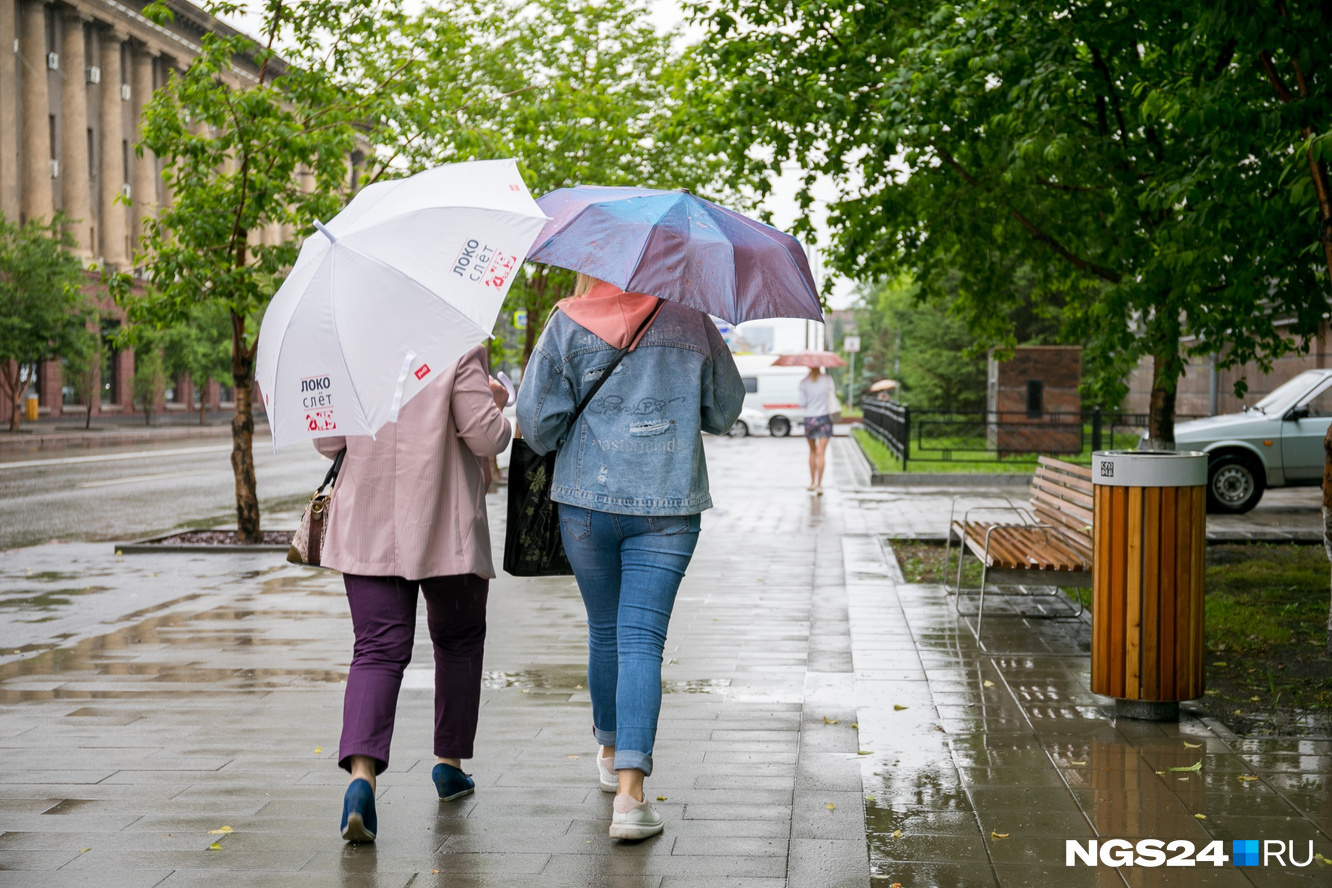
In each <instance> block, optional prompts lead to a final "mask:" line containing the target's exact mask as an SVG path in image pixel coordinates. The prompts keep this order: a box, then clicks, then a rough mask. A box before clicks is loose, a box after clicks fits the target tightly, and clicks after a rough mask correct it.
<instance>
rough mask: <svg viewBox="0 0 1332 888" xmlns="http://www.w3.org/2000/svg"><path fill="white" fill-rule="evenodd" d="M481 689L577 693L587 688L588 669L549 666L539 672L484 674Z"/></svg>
mask: <svg viewBox="0 0 1332 888" xmlns="http://www.w3.org/2000/svg"><path fill="white" fill-rule="evenodd" d="M481 687H483V688H492V689H493V688H521V689H539V690H557V691H576V690H578V689H579V688H580V687H581V688H584V689H586V688H587V667H586V666H548V667H544V668H542V669H539V670H538V669H523V670H519V671H517V672H500V671H488V672H482V673H481Z"/></svg>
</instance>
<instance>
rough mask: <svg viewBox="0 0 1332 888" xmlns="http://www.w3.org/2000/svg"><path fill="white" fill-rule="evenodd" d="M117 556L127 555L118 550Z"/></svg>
mask: <svg viewBox="0 0 1332 888" xmlns="http://www.w3.org/2000/svg"><path fill="white" fill-rule="evenodd" d="M116 554H117V555H124V554H125V553H124V552H122V551H120V550H119V549H117V550H116Z"/></svg>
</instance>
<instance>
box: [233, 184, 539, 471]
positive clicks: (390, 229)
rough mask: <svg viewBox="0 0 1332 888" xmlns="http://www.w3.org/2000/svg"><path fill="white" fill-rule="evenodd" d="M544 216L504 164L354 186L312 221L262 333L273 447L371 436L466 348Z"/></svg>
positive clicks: (263, 385)
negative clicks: (323, 217)
mask: <svg viewBox="0 0 1332 888" xmlns="http://www.w3.org/2000/svg"><path fill="white" fill-rule="evenodd" d="M546 221H547V218H546V215H545V214H544V213H543V212H542V211H541V209H540V208H539V207H538V206H537V205H536V201H534V200H533V199H532V195H531V194H530V193H529V192H528V190H527V186H526V185H524V184H523V180H522V177H521V176H519V174H518V166H517V164H516V163H514V161H512V160H486V161H473V162H470V163H458V164H450V165H448V166H442V167H437V168H435V169H433V170H427V171H426V172H423V173H418V174H417V175H415V176H411V177H410V178H407V179H397V180H393V181H389V182H379V183H376V184H374V185H370V186H367V187H366V188H364V189H362V190H361V191H360V193H358V194H357V195H356V196H355V197H354V198H353V199H352V201H351V203H350V204H348V205H347V208H346V209H344V210H343V211H342V212H341V213H339V214H338V215H337V216H335V217H334V218H333V219H331V220H330V221H329V222H328V223H327V224H326V225H321V224H319V223H318V222H316V223H315V227H316V228H317V229H318V233H316V234H312V235H310V237H309V238H307V239H306V241H305V245H304V246H303V247H302V248H301V252H300V256H299V257H297V259H296V264H295V265H294V266H293V267H292V270H291V273H290V274H289V275H288V276H287V280H286V281H285V282H284V283H283V284H282V286H281V288H279V289H278V291H277V293H276V294H275V295H274V296H273V301H272V303H271V304H270V305H269V307H268V311H267V313H266V314H265V315H264V321H263V326H262V327H261V328H260V330H259V353H258V358H257V360H256V366H255V377H256V379H257V380H258V382H259V388H260V390H261V391H262V392H263V396H264V410H265V411H266V412H267V413H268V422H269V425H270V427H271V428H272V430H273V447H274V448H277V447H281V446H283V445H285V444H290V443H293V442H295V441H306V440H310V439H313V438H322V437H328V436H332V435H374V434H375V432H377V431H379V429H380V428H382V427H383V426H384V424H385V423H389V422H393V421H394V420H396V419H397V416H398V410H399V409H400V408H401V407H402V405H403V404H406V403H407V402H408V401H410V400H411V399H412V398H413V397H414V396H415V395H416V394H417V393H418V392H420V391H421V389H423V388H424V387H425V386H426V385H427V384H429V383H430V382H431V381H432V380H434V379H435V378H437V377H438V376H439V375H440V373H441V371H443V370H444V369H445V368H446V367H448V366H449V365H450V364H452V363H453V362H454V361H456V360H458V358H460V357H462V355H463V354H464V353H466V352H467V350H468V349H470V348H472V347H473V346H475V345H477V344H478V343H480V342H483V341H484V340H486V339H488V338H489V337H490V334H491V331H492V330H493V328H494V326H495V318H496V315H498V314H499V310H500V306H501V304H502V303H503V302H504V295H505V293H507V292H508V290H509V286H510V285H511V284H512V283H513V277H514V275H515V274H516V273H517V271H518V266H519V265H520V264H521V263H522V261H523V257H524V256H525V255H526V254H527V251H528V249H529V248H530V247H531V245H532V242H533V241H534V240H535V239H536V236H537V234H538V233H539V232H540V231H541V228H542V226H543V225H545V223H546Z"/></svg>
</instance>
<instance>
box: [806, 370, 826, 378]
mask: <svg viewBox="0 0 1332 888" xmlns="http://www.w3.org/2000/svg"><path fill="white" fill-rule="evenodd" d="M822 372H823V371H822V370H820V369H819V368H818V367H810V368H809V378H810V379H818V378H819V374H821V373H822Z"/></svg>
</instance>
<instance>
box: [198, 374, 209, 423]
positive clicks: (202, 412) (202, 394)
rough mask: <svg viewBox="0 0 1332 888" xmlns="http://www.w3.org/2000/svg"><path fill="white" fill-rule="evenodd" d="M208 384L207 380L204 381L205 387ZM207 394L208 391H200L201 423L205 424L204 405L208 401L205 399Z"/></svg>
mask: <svg viewBox="0 0 1332 888" xmlns="http://www.w3.org/2000/svg"><path fill="white" fill-rule="evenodd" d="M207 385H208V383H206V382H205V383H204V386H205V388H206V387H207ZM206 394H207V392H206V391H201V392H199V425H203V424H204V405H205V403H206V401H205V396H206Z"/></svg>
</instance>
